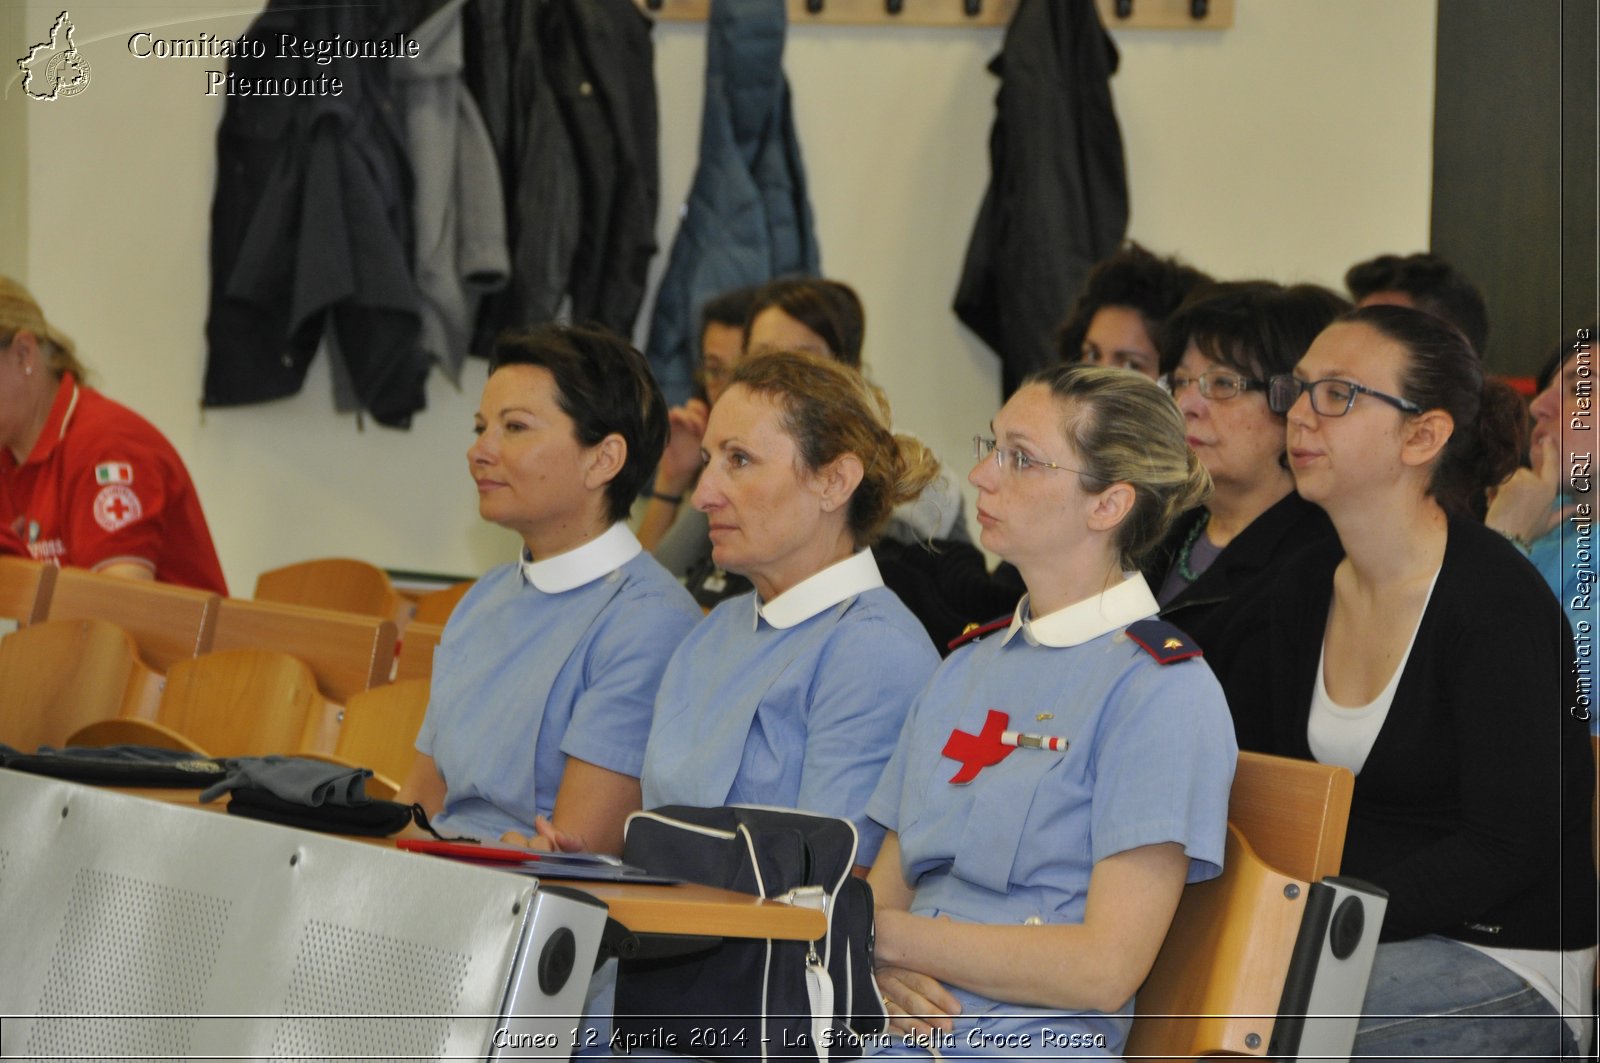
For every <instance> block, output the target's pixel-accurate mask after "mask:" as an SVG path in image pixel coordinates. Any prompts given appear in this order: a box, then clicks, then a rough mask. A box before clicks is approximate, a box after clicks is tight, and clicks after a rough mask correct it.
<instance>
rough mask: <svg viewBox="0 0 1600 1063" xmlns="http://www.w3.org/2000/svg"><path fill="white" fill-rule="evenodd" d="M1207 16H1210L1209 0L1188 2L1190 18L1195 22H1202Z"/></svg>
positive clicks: (1191, 0) (1190, 0)
mask: <svg viewBox="0 0 1600 1063" xmlns="http://www.w3.org/2000/svg"><path fill="white" fill-rule="evenodd" d="M1209 14H1211V0H1189V17H1190V18H1192V19H1194V20H1195V21H1196V22H1203V21H1205V17H1206V16H1207V15H1209Z"/></svg>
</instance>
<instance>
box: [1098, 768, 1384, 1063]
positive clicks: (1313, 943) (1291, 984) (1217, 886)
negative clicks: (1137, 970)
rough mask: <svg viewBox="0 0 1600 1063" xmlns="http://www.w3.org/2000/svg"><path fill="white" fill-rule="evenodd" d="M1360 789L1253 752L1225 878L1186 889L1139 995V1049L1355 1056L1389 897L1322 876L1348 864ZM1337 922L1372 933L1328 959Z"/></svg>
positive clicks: (1338, 777)
mask: <svg viewBox="0 0 1600 1063" xmlns="http://www.w3.org/2000/svg"><path fill="white" fill-rule="evenodd" d="M1353 786H1354V776H1353V775H1351V773H1350V772H1349V770H1348V769H1345V768H1340V767H1334V766H1330V765H1324V764H1318V763H1315V762H1314V761H1301V760H1291V759H1288V758H1284V757H1272V756H1266V755H1263V754H1259V753H1241V754H1240V755H1239V766H1238V771H1237V773H1236V775H1235V777H1234V784H1233V790H1232V793H1231V795H1230V800H1229V809H1228V816H1229V824H1228V839H1227V850H1226V855H1225V858H1224V867H1223V872H1222V875H1221V876H1220V877H1218V878H1215V879H1212V880H1210V881H1208V882H1201V883H1196V884H1194V885H1191V886H1187V887H1185V889H1184V892H1183V898H1182V900H1181V901H1180V902H1179V904H1178V911H1177V914H1176V915H1175V916H1174V918H1173V921H1172V927H1171V929H1170V930H1169V931H1168V932H1167V937H1166V940H1165V942H1164V943H1163V944H1162V946H1161V952H1160V953H1159V955H1158V956H1157V957H1156V962H1155V966H1154V967H1153V968H1152V969H1151V971H1150V976H1149V978H1147V979H1146V980H1145V984H1144V986H1143V987H1142V988H1141V989H1140V990H1139V993H1138V996H1137V998H1136V1004H1135V1019H1134V1023H1133V1028H1132V1030H1131V1032H1130V1034H1129V1038H1128V1044H1127V1048H1126V1054H1127V1056H1128V1057H1129V1058H1133V1057H1135V1056H1139V1057H1152V1058H1159V1059H1193V1058H1195V1057H1196V1056H1201V1055H1217V1054H1221V1055H1242V1056H1261V1057H1268V1056H1272V1057H1280V1058H1285V1059H1293V1058H1297V1057H1298V1056H1299V1054H1300V1053H1301V1052H1302V1051H1311V1050H1313V1049H1312V1046H1313V1045H1324V1044H1328V1043H1333V1044H1337V1045H1342V1046H1343V1049H1344V1054H1348V1050H1349V1044H1348V1040H1349V1039H1353V1038H1354V1035H1355V1022H1356V1017H1355V1016H1356V1013H1358V1012H1359V1005H1360V1001H1361V994H1363V993H1364V992H1365V988H1366V980H1367V975H1368V974H1369V973H1370V971H1371V964H1372V950H1373V949H1374V948H1376V943H1377V937H1378V929H1379V926H1380V925H1381V922H1382V910H1383V907H1384V901H1383V898H1382V897H1381V895H1374V894H1369V893H1366V892H1362V891H1361V890H1360V889H1359V887H1360V884H1359V883H1350V882H1349V881H1348V880H1337V881H1338V883H1339V884H1338V885H1337V886H1336V885H1332V884H1328V883H1323V882H1322V880H1323V879H1325V878H1327V877H1328V876H1331V875H1335V874H1337V872H1338V869H1339V859H1340V854H1341V852H1342V850H1343V846H1344V834H1345V828H1346V824H1347V821H1348V819H1349V814H1350V796H1351V791H1352V788H1353ZM1314 884H1316V888H1315V889H1314V888H1313V886H1314ZM1347 900H1348V901H1349V902H1350V903H1346V901H1347ZM1351 905H1353V906H1354V907H1355V908H1357V909H1360V911H1357V912H1351V911H1350V910H1349V908H1350V907H1351ZM1363 913H1364V914H1363ZM1352 917H1353V918H1352ZM1362 919H1364V927H1363V926H1362V925H1361V920H1362ZM1330 920H1332V921H1336V922H1337V923H1339V924H1340V928H1341V929H1342V930H1345V931H1349V930H1350V928H1351V924H1352V923H1354V924H1355V925H1356V927H1357V929H1359V931H1360V932H1359V933H1355V934H1354V938H1355V939H1356V941H1357V942H1358V944H1357V945H1356V946H1355V948H1354V951H1353V952H1352V953H1347V954H1346V955H1344V956H1338V955H1337V954H1335V955H1334V956H1331V957H1328V956H1323V957H1322V962H1321V964H1320V967H1321V969H1320V970H1315V968H1317V967H1318V964H1317V963H1315V962H1314V961H1315V960H1316V958H1317V957H1319V956H1322V953H1323V952H1325V951H1326V947H1327V946H1326V938H1327V937H1328V933H1327V930H1328V924H1329V922H1330ZM1302 938H1304V940H1302ZM1342 947H1343V946H1342V945H1341V949H1342ZM1297 948H1298V949H1299V950H1301V952H1300V955H1299V956H1297ZM1305 954H1309V955H1311V957H1312V960H1313V962H1311V963H1307V962H1306V961H1305V960H1304V958H1303V956H1304V955H1305ZM1308 968H1309V969H1308ZM1313 973H1314V974H1315V976H1316V977H1318V978H1321V979H1324V981H1323V982H1321V983H1314V982H1313V980H1312V976H1313ZM1328 987H1332V988H1328ZM1351 997H1353V998H1354V1003H1353V1004H1351V1003H1350V999H1351ZM1330 999H1333V1000H1336V1001H1337V1003H1335V1004H1332V1005H1330V1004H1329V1003H1328V1001H1329V1000H1330ZM1305 1015H1311V1016H1331V1017H1327V1018H1310V1019H1307V1018H1305V1017H1304V1016H1305ZM1334 1054H1339V1053H1338V1051H1337V1050H1335V1051H1334Z"/></svg>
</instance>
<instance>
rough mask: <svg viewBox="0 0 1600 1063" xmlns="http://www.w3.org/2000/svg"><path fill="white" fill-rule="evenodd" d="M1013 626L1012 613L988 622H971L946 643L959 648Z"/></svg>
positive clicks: (951, 647)
mask: <svg viewBox="0 0 1600 1063" xmlns="http://www.w3.org/2000/svg"><path fill="white" fill-rule="evenodd" d="M1010 626H1011V614H1010V613H1007V614H1006V615H1005V616H1002V617H1001V618H1000V619H998V620H991V621H989V622H988V623H987V624H979V623H976V622H974V623H971V624H968V625H967V626H966V627H965V628H963V629H962V631H961V634H959V635H957V636H956V637H955V638H953V639H951V640H950V641H949V642H948V643H946V644H945V648H946V649H951V650H959V649H960V648H961V647H963V646H965V645H966V644H967V643H969V642H976V641H977V640H978V639H981V638H983V636H985V635H988V634H990V633H992V632H995V631H1004V630H1005V629H1006V628H1008V627H1010Z"/></svg>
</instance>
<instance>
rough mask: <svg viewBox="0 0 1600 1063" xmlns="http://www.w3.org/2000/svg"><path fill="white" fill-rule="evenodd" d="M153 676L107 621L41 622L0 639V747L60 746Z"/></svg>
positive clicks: (130, 702) (129, 699)
mask: <svg viewBox="0 0 1600 1063" xmlns="http://www.w3.org/2000/svg"><path fill="white" fill-rule="evenodd" d="M151 674H152V673H151V671H150V668H149V666H147V665H146V664H145V663H144V662H143V661H141V660H140V659H139V651H138V649H136V648H135V646H134V644H133V639H132V638H130V637H129V636H128V633H127V632H126V631H123V630H122V629H121V628H119V627H117V626H116V625H115V624H112V623H108V622H107V621H104V620H45V621H41V622H40V623H37V624H31V625H29V626H28V627H25V628H20V629H18V630H17V631H13V632H12V633H11V634H9V635H7V636H6V637H5V638H4V639H0V742H3V743H5V744H6V745H8V746H12V747H13V748H16V749H20V750H22V751H23V752H26V753H31V752H33V751H34V750H36V749H38V748H39V747H40V746H45V745H48V746H63V745H65V744H66V742H67V738H68V736H69V735H71V734H72V733H73V732H74V731H76V730H77V729H78V728H79V727H81V726H83V725H84V724H86V723H89V722H90V721H92V720H98V719H102V718H106V717H114V716H121V715H122V714H123V713H125V712H128V711H130V710H131V709H133V708H134V707H135V704H136V702H137V700H138V699H139V698H140V697H141V696H142V694H143V692H144V691H145V690H146V689H147V686H148V684H149V681H150V676H151Z"/></svg>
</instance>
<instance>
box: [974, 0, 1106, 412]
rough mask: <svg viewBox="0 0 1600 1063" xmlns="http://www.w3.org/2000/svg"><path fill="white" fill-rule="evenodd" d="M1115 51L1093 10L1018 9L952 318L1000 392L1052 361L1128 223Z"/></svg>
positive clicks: (1072, 3) (1076, 1) (1028, 5)
mask: <svg viewBox="0 0 1600 1063" xmlns="http://www.w3.org/2000/svg"><path fill="white" fill-rule="evenodd" d="M1116 68H1117V50H1116V46H1115V45H1114V44H1113V43H1112V41H1111V38H1110V36H1109V35H1108V34H1107V33H1106V31H1105V29H1104V28H1103V27H1102V26H1101V25H1100V17H1099V14H1098V13H1097V12H1096V11H1095V6H1094V2H1093V0H1021V2H1020V3H1019V4H1018V5H1017V12H1016V14H1015V15H1014V16H1013V17H1012V20H1011V26H1010V28H1009V29H1008V30H1007V31H1006V39H1005V47H1004V50H1003V51H1002V52H1001V54H1000V55H999V57H998V58H996V59H995V61H994V63H993V64H991V66H990V70H991V71H993V72H994V73H995V74H996V75H998V76H999V77H1000V79H1001V83H1000V91H999V94H998V96H997V97H996V101H995V107H996V114H995V122H994V130H993V132H992V133H991V134H990V138H989V161H990V168H991V173H990V178H989V188H988V191H987V192H986V193H985V194H984V199H983V205H982V207H981V208H980V209H979V213H978V220H977V224H976V225H975V227H974V229H973V233H972V240H971V243H970V244H969V245H968V247H967V258H966V262H965V264H964V265H963V267H962V274H961V283H960V287H959V288H958V289H957V291H956V298H955V311H956V314H957V315H958V316H959V317H960V318H961V320H962V321H963V322H964V323H965V324H966V325H967V327H968V328H970V329H972V331H973V332H976V333H977V334H978V336H979V337H980V338H981V339H982V340H983V341H984V342H985V343H987V344H988V345H989V346H990V347H992V348H993V349H994V351H995V353H997V354H998V355H999V356H1000V363H1001V376H1002V381H1003V383H1004V386H1005V393H1006V394H1008V395H1009V394H1010V393H1011V392H1012V391H1014V390H1015V389H1016V387H1017V385H1018V384H1020V383H1021V382H1022V380H1023V379H1024V378H1025V377H1027V375H1028V374H1029V373H1031V372H1033V371H1034V370H1036V369H1040V368H1042V367H1044V366H1045V365H1048V364H1050V363H1051V362H1053V361H1054V358H1055V356H1054V354H1053V352H1052V344H1051V337H1052V335H1053V334H1054V332H1055V328H1056V325H1057V324H1058V323H1060V321H1061V319H1062V318H1064V317H1066V314H1067V309H1068V308H1069V307H1070V306H1071V305H1072V301H1073V299H1075V298H1076V297H1077V294H1078V292H1079V290H1080V289H1081V288H1082V287H1083V280H1084V276H1085V275H1086V274H1087V273H1088V271H1089V267H1090V266H1092V265H1094V263H1095V262H1097V261H1098V260H1100V259H1102V258H1104V257H1105V256H1107V255H1109V254H1111V253H1112V252H1113V251H1115V250H1117V248H1118V247H1119V246H1121V244H1122V238H1123V234H1124V231H1125V230H1126V228H1127V224H1128V187H1127V172H1126V167H1125V165H1124V162H1123V156H1122V133H1121V131H1120V130H1119V129H1118V127H1117V117H1116V113H1115V112H1114V111H1113V109H1112V106H1111V86H1110V77H1111V75H1112V73H1113V72H1115V70H1116Z"/></svg>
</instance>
